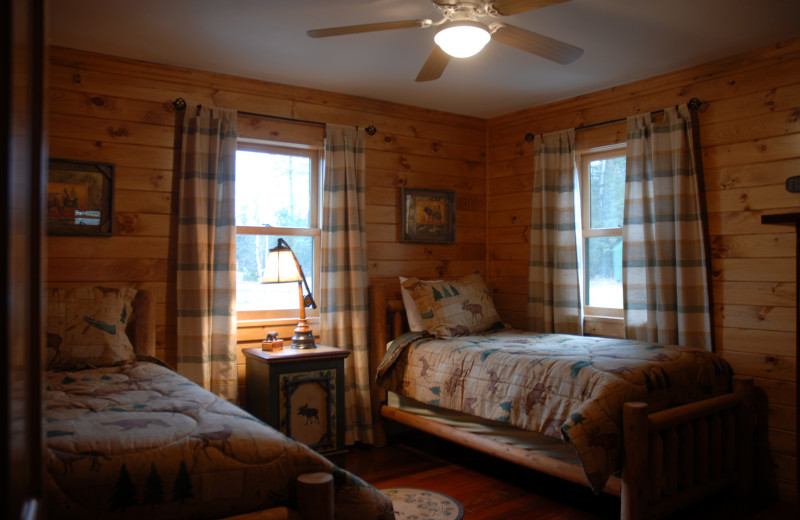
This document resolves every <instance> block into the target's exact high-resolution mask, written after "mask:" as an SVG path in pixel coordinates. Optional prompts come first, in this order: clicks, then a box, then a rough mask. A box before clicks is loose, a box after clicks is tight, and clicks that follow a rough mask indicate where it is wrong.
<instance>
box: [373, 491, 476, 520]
mask: <svg viewBox="0 0 800 520" xmlns="http://www.w3.org/2000/svg"><path fill="white" fill-rule="evenodd" d="M381 492H382V493H383V494H385V495H386V496H388V497H389V498H391V499H392V506H394V514H395V518H397V520H461V517H462V516H464V508H463V507H461V504H459V503H458V502H457V501H456V500H454V499H453V498H451V497H449V496H447V495H444V494H442V493H439V492H437V491H431V490H429V489H415V488H407V487H395V488H386V489H381Z"/></svg>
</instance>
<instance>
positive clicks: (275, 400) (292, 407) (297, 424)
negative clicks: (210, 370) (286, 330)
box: [242, 345, 350, 456]
mask: <svg viewBox="0 0 800 520" xmlns="http://www.w3.org/2000/svg"><path fill="white" fill-rule="evenodd" d="M242 352H244V355H245V359H246V362H247V367H246V369H247V372H246V376H245V377H246V379H245V384H246V387H247V397H246V403H245V405H246V407H247V411H249V412H250V413H252V414H253V415H255V416H256V417H258V418H259V419H261V420H262V421H264V422H265V423H267V424H269V425H270V426H272V427H273V428H275V429H276V430H278V431H280V432H281V433H283V434H285V435H286V436H288V437H291V438H292V439H295V440H298V441H300V442H303V443H305V444H307V445H308V446H309V447H311V448H313V449H315V450H317V451H318V452H320V453H324V454H325V455H328V456H331V455H337V454H340V453H344V451H345V450H344V360H345V358H346V357H347V356H349V355H350V352H349V351H347V350H345V349H341V348H336V347H329V346H325V345H317V348H314V349H293V348H291V347H290V348H284V349H283V350H279V351H276V352H270V351H264V350H262V349H261V348H258V347H257V348H246V349H243V350H242Z"/></svg>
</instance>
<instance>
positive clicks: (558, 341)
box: [377, 330, 733, 492]
mask: <svg viewBox="0 0 800 520" xmlns="http://www.w3.org/2000/svg"><path fill="white" fill-rule="evenodd" d="M732 375H733V373H732V370H731V368H730V366H729V365H728V364H727V362H726V361H724V360H723V359H722V358H720V357H718V356H715V355H714V354H711V353H709V352H706V351H701V350H698V349H695V348H688V347H677V346H666V345H657V344H650V343H644V342H637V341H630V340H619V339H609V338H597V337H585V336H571V335H565V334H537V333H530V332H522V331H517V330H502V331H497V332H487V333H482V334H476V335H471V336H461V337H455V338H448V339H435V338H433V337H431V336H427V335H425V334H422V333H408V334H405V335H403V336H401V337H400V338H398V339H396V340H395V341H394V342H393V343H392V345H391V346H390V348H389V350H388V352H387V354H386V356H385V358H384V360H383V361H382V363H381V365H380V366H379V368H378V376H377V377H378V383H379V384H380V385H381V386H382V387H383V388H385V389H387V390H391V391H394V392H396V393H398V394H401V395H404V396H406V397H410V398H412V399H415V400H417V401H420V402H423V403H427V404H432V405H435V406H440V407H443V408H447V409H450V410H456V411H459V412H463V413H467V414H470V415H476V416H479V417H483V418H485V419H491V420H494V421H498V422H501V423H506V424H511V425H513V426H518V427H520V428H524V429H527V430H532V431H536V432H539V433H542V434H545V435H548V436H551V437H556V438H561V439H564V440H567V441H569V442H571V443H572V444H573V445H574V446H575V449H576V452H577V454H578V457H579V458H580V461H581V464H582V466H583V469H584V471H585V473H586V477H587V480H588V481H589V484H590V486H591V488H592V489H593V490H595V491H596V492H599V491H600V490H602V489H603V487H604V486H605V483H606V481H607V480H608V477H609V476H610V475H611V474H612V473H613V472H614V471H615V470H616V469H618V468H619V466H620V464H619V462H620V457H621V447H622V444H621V442H622V440H621V432H622V405H623V403H625V402H628V401H641V402H646V403H648V404H649V408H648V410H649V412H651V413H652V412H654V411H658V410H662V409H666V408H670V407H673V406H678V405H681V404H686V403H689V402H692V401H697V400H701V399H704V398H707V397H709V396H712V395H715V394H720V393H724V392H728V391H730V385H731V376H732Z"/></svg>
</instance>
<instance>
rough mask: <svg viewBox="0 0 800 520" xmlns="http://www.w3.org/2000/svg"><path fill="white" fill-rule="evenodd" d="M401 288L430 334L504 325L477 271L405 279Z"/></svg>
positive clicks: (461, 333) (463, 332)
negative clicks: (448, 277) (445, 277)
mask: <svg viewBox="0 0 800 520" xmlns="http://www.w3.org/2000/svg"><path fill="white" fill-rule="evenodd" d="M402 287H403V288H404V289H406V290H407V291H408V292H409V293H410V295H411V297H412V298H413V300H414V304H415V305H416V307H417V311H419V313H420V316H421V318H422V321H423V323H424V324H425V329H426V330H427V331H428V332H429V333H431V334H435V335H437V336H442V337H448V336H464V335H467V334H473V333H476V332H483V331H486V330H490V329H497V328H504V327H505V325H504V324H503V321H502V320H501V319H500V315H499V314H498V313H497V309H495V306H494V302H493V301H492V297H491V296H490V295H489V290H488V289H487V288H486V284H485V283H483V279H482V278H481V276H480V275H479V274H477V273H475V274H470V275H467V276H464V277H462V278H458V279H454V280H438V281H430V280H427V281H426V280H420V279H419V278H408V279H407V280H406V281H405V282H403V284H402Z"/></svg>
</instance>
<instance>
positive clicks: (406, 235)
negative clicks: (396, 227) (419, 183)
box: [400, 188, 456, 244]
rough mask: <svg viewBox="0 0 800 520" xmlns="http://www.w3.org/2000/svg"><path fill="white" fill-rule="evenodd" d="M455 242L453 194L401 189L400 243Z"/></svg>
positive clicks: (449, 192) (454, 202) (454, 199)
mask: <svg viewBox="0 0 800 520" xmlns="http://www.w3.org/2000/svg"><path fill="white" fill-rule="evenodd" d="M455 239H456V194H455V192H454V191H445V190H423V189H416V188H400V241H401V242H426V243H435V244H452V243H453V242H455Z"/></svg>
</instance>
